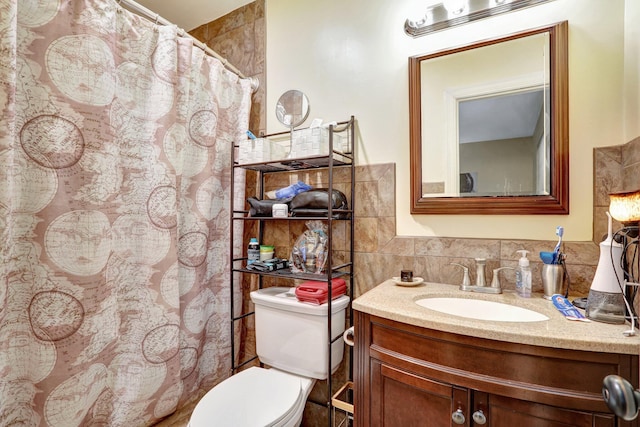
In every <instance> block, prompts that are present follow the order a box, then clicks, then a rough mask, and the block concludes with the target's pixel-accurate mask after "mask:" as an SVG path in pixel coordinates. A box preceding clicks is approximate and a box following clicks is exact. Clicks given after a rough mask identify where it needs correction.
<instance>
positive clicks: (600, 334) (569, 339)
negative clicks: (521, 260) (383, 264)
mask: <svg viewBox="0 0 640 427" xmlns="http://www.w3.org/2000/svg"><path fill="white" fill-rule="evenodd" d="M426 297H458V298H474V299H483V300H488V301H496V302H502V303H507V304H512V305H515V306H519V307H523V308H528V309H531V310H534V311H537V312H539V313H542V314H544V315H546V316H547V317H549V320H545V321H539V322H500V321H488V320H477V319H469V318H465V317H459V316H453V315H450V314H445V313H440V312H437V311H434V310H430V309H427V308H424V307H421V306H419V305H418V304H416V303H415V302H414V301H416V300H419V299H421V298H426ZM570 299H571V298H570ZM353 309H354V310H357V311H360V312H363V313H368V314H371V315H374V316H378V317H382V318H385V319H390V320H395V321H398V322H402V323H408V324H410V325H415V326H422V327H425V328H429V329H436V330H440V331H444V332H452V333H456V334H462V335H469V336H473V337H478V338H487V339H492V340H499V341H507V342H513V343H519V344H531V345H537V346H544V347H554V348H564V349H571V350H585V351H597V352H606V353H622V354H635V355H637V354H639V353H640V331H639V330H638V329H637V325H636V331H637V334H638V335H635V336H633V337H626V336H624V335H623V334H622V332H623V331H627V330H629V329H630V325H629V324H624V325H611V324H607V323H602V322H593V321H592V322H579V321H572V320H567V319H565V317H564V316H563V315H562V314H561V313H560V312H559V311H558V310H556V308H555V307H554V306H553V304H552V303H551V301H549V300H546V299H544V298H542V294H533V295H532V296H531V298H521V297H520V296H518V295H517V294H516V293H515V292H513V291H505V292H504V293H502V294H498V295H491V294H481V293H478V292H466V291H461V290H459V288H458V286H454V285H445V284H440V283H423V284H420V285H418V286H413V287H407V286H397V285H396V284H395V283H394V281H393V280H387V281H385V282H383V283H381V284H380V285H378V286H376V287H375V288H373V289H371V290H370V291H368V292H366V293H365V294H363V295H362V296H360V297H358V298H356V299H355V300H354V301H353Z"/></svg>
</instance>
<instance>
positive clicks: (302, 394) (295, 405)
mask: <svg viewBox="0 0 640 427" xmlns="http://www.w3.org/2000/svg"><path fill="white" fill-rule="evenodd" d="M314 383H315V380H314V379H312V378H305V377H301V376H297V375H292V374H289V373H286V372H282V371H280V370H278V369H274V368H272V369H266V368H258V367H252V368H249V369H247V370H246V371H242V372H240V373H238V374H236V375H233V376H232V377H230V378H228V379H226V380H224V381H223V382H221V383H220V384H218V385H217V386H215V387H214V388H212V389H211V390H209V392H208V393H207V394H205V395H204V396H203V398H202V399H200V402H198V404H197V405H196V407H195V409H194V410H193V413H192V414H191V419H190V420H189V427H211V426H233V427H256V426H270V427H272V426H273V427H296V426H298V425H300V421H301V420H302V413H303V411H304V405H305V402H306V400H307V397H308V396H309V393H310V392H311V389H312V388H313V384H314Z"/></svg>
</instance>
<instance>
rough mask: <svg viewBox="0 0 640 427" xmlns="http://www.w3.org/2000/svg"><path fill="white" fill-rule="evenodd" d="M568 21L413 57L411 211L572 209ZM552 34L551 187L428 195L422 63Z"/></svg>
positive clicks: (559, 211)
mask: <svg viewBox="0 0 640 427" xmlns="http://www.w3.org/2000/svg"><path fill="white" fill-rule="evenodd" d="M568 28H569V25H568V23H567V21H563V22H559V23H557V24H553V25H550V26H545V27H540V28H535V29H531V30H527V31H523V32H519V33H516V34H511V35H509V36H506V37H499V38H495V39H491V40H485V41H481V42H477V43H473V44H469V45H466V46H462V47H457V48H454V49H447V50H443V51H439V52H435V53H431V54H427V55H417V56H413V57H410V58H409V126H410V129H409V138H410V169H411V213H412V214H444V215H448V214H468V215H488V214H492V215H539V214H552V215H558V214H568V213H569V51H568ZM542 33H548V34H549V44H550V46H549V56H550V60H549V66H550V83H549V84H550V100H551V114H550V117H551V130H550V141H551V191H550V194H549V195H542V196H536V195H532V196H500V197H423V193H422V124H421V123H422V112H421V107H420V106H421V98H420V97H421V79H420V63H421V62H422V61H424V60H426V59H430V58H436V57H440V56H444V55H449V54H453V53H457V52H462V51H466V50H470V49H476V48H480V47H483V46H488V45H491V44H496V43H501V42H505V41H509V40H513V39H517V38H521V37H527V36H530V35H534V34H542Z"/></svg>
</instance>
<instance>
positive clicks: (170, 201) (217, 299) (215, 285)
mask: <svg viewBox="0 0 640 427" xmlns="http://www.w3.org/2000/svg"><path fill="white" fill-rule="evenodd" d="M250 96H251V88H250V84H249V81H248V80H246V79H240V78H239V77H238V76H236V75H235V74H233V73H231V72H229V71H227V70H225V68H224V67H223V65H222V64H221V63H220V61H218V60H217V59H214V58H212V57H210V56H208V55H206V54H205V53H204V52H203V51H202V50H201V49H199V48H197V47H195V46H194V45H193V42H192V40H191V39H190V38H188V37H181V36H179V35H178V34H177V29H176V28H175V27H172V26H157V25H155V24H154V23H152V22H150V21H147V20H146V19H144V18H142V17H140V16H137V15H135V14H132V13H130V12H128V11H127V10H125V9H123V8H122V7H121V6H120V5H119V4H118V2H117V1H116V0H73V1H69V0H0V110H1V111H2V114H1V117H0V257H1V259H0V425H3V426H6V425H22V426H56V427H60V426H65V427H67V426H80V425H93V426H97V425H109V426H136V427H137V426H144V425H151V424H153V423H154V422H157V421H158V420H159V419H161V418H163V417H165V416H167V415H169V414H170V413H172V412H173V411H174V410H175V409H176V408H177V407H179V406H180V405H181V404H182V403H183V402H185V401H186V400H188V399H189V398H190V397H192V396H193V395H194V394H195V393H197V391H198V390H199V389H202V388H205V389H206V388H209V387H211V386H213V385H214V384H216V383H218V382H220V381H221V380H223V379H224V378H226V377H227V376H228V375H229V370H230V364H231V360H230V357H231V356H230V354H229V353H230V346H231V336H230V335H231V333H230V331H229V317H230V313H229V310H230V298H231V295H230V289H229V281H230V277H229V263H230V259H229V258H230V257H229V248H230V241H229V235H230V227H231V226H232V225H231V221H230V206H231V201H232V200H231V198H232V197H235V199H236V200H240V201H242V200H243V198H244V194H240V193H241V192H238V193H237V194H235V195H232V194H231V191H230V186H231V182H230V179H231V171H230V167H231V151H232V149H233V141H234V140H235V141H237V140H238V139H239V138H243V135H244V133H245V131H246V129H247V126H248V117H249V109H250ZM236 188H239V189H241V190H242V191H244V190H243V189H244V186H243V185H237V187H236Z"/></svg>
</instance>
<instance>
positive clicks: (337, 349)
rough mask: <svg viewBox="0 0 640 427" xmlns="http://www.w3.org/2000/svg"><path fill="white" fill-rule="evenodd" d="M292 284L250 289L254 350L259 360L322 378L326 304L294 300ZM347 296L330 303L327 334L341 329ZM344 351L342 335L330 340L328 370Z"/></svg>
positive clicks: (324, 374)
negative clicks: (329, 323) (329, 363)
mask: <svg viewBox="0 0 640 427" xmlns="http://www.w3.org/2000/svg"><path fill="white" fill-rule="evenodd" d="M293 289H294V288H282V287H271V288H265V289H260V290H257V291H254V292H251V300H252V301H253V303H254V304H255V313H256V314H255V316H256V352H257V354H258V357H259V358H260V361H261V362H262V363H265V364H266V365H269V366H271V367H274V368H278V369H280V370H283V371H286V372H290V373H293V374H297V375H302V376H305V377H310V378H317V379H326V378H327V376H328V375H327V366H328V362H329V361H328V358H329V355H328V353H329V352H328V346H329V334H328V325H327V318H328V317H327V308H328V304H322V305H312V304H308V303H303V302H300V301H298V299H297V298H296V296H295V294H294V293H293V292H292V291H293ZM348 304H349V297H348V296H346V295H342V296H340V297H338V298H336V299H334V300H333V301H332V303H331V313H332V314H331V338H337V337H340V335H342V333H343V332H344V329H345V323H344V322H345V308H346V307H347V305H348ZM343 353H344V342H343V340H342V338H340V339H338V340H336V341H335V342H333V343H332V344H331V373H333V372H334V371H335V370H336V369H337V368H338V366H339V365H340V362H341V361H342V356H343Z"/></svg>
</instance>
